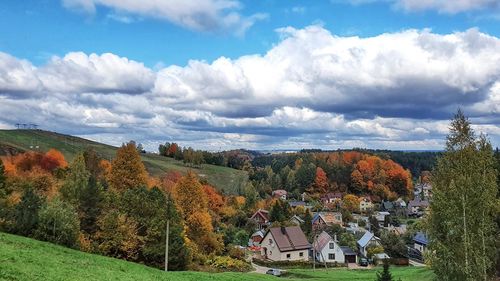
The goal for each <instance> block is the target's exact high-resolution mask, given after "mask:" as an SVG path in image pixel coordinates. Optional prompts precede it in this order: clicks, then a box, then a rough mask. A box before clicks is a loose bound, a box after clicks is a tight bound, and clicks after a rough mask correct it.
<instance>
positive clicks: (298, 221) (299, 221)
mask: <svg viewBox="0 0 500 281" xmlns="http://www.w3.org/2000/svg"><path fill="white" fill-rule="evenodd" d="M289 221H290V222H291V223H293V224H295V225H301V224H303V223H304V222H305V221H304V220H303V219H302V218H301V217H299V216H297V215H294V216H293V217H291V218H290V220H289Z"/></svg>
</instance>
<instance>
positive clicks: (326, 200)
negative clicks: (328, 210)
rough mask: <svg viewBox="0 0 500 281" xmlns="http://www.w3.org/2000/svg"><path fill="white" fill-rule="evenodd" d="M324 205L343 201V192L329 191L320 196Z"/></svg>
mask: <svg viewBox="0 0 500 281" xmlns="http://www.w3.org/2000/svg"><path fill="white" fill-rule="evenodd" d="M320 200H321V202H322V203H323V205H327V204H335V203H340V202H341V201H342V193H340V192H335V193H333V192H329V193H327V194H325V195H323V196H321V198H320Z"/></svg>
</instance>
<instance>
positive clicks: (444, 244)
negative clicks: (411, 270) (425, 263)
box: [429, 110, 497, 281]
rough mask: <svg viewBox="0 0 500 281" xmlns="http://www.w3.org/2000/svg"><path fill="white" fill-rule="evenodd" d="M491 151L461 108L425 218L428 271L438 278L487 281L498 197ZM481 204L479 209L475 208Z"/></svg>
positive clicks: (448, 141) (441, 158)
mask: <svg viewBox="0 0 500 281" xmlns="http://www.w3.org/2000/svg"><path fill="white" fill-rule="evenodd" d="M493 165H494V160H493V149H492V147H491V144H490V143H489V141H488V140H487V139H486V138H485V137H484V136H480V137H479V138H477V137H476V136H475V134H474V131H473V129H472V128H471V124H470V122H469V120H468V119H467V118H466V117H465V116H464V114H463V113H462V112H461V111H460V110H459V111H458V113H457V114H456V115H455V118H454V119H453V120H452V122H451V126H450V133H449V135H448V137H447V141H446V151H445V152H444V154H443V155H442V157H440V158H439V159H438V164H437V168H436V170H435V171H434V172H433V177H432V184H433V200H432V202H431V213H430V220H429V237H430V251H431V253H433V258H432V267H433V269H434V272H435V273H436V276H437V278H438V279H439V280H465V281H467V280H471V281H472V280H490V278H491V276H492V273H493V272H494V270H493V265H494V264H495V263H494V262H495V251H492V249H494V248H495V239H496V237H495V233H496V232H495V227H496V225H495V223H494V215H495V213H494V209H495V204H496V203H497V201H496V193H497V185H496V172H495V170H494V167H493ZM478 206H480V208H478Z"/></svg>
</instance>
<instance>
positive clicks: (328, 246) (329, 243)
mask: <svg viewBox="0 0 500 281" xmlns="http://www.w3.org/2000/svg"><path fill="white" fill-rule="evenodd" d="M313 247H314V252H315V255H316V256H315V258H316V260H317V261H319V262H328V263H333V262H337V263H356V253H355V252H354V251H353V250H352V249H350V248H349V247H340V246H339V244H338V243H337V241H336V238H335V239H333V238H332V237H331V236H330V235H329V234H328V233H326V232H325V231H323V232H321V234H320V235H319V236H318V237H317V238H316V240H315V241H314V243H313Z"/></svg>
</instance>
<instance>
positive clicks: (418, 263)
mask: <svg viewBox="0 0 500 281" xmlns="http://www.w3.org/2000/svg"><path fill="white" fill-rule="evenodd" d="M410 265H413V266H419V267H422V266H425V264H424V263H420V262H418V261H414V260H411V259H410Z"/></svg>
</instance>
